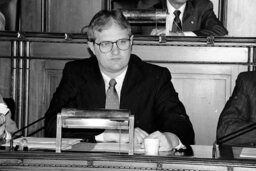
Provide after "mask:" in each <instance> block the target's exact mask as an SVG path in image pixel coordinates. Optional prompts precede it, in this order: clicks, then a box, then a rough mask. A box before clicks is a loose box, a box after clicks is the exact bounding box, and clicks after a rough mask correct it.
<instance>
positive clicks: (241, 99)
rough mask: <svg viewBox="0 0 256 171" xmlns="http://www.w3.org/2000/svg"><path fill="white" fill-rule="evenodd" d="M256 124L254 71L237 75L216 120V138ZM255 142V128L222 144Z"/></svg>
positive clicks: (255, 73)
mask: <svg viewBox="0 0 256 171" xmlns="http://www.w3.org/2000/svg"><path fill="white" fill-rule="evenodd" d="M251 124H255V125H256V72H255V71H252V72H243V73H240V74H239V75H238V78H237V80H236V86H235V88H234V91H233V93H232V96H231V97H230V98H229V100H228V101H227V103H226V105H225V107H224V109H223V111H222V113H221V115H220V118H219V122H218V127H217V139H220V138H222V137H224V136H226V135H228V134H231V133H233V132H235V131H237V130H239V129H243V128H245V127H247V126H248V125H251ZM255 143H256V129H253V130H251V131H249V132H247V133H244V134H242V135H240V136H238V137H236V138H233V139H230V140H229V141H227V142H226V143H224V144H227V145H238V146H240V145H241V146H250V145H255Z"/></svg>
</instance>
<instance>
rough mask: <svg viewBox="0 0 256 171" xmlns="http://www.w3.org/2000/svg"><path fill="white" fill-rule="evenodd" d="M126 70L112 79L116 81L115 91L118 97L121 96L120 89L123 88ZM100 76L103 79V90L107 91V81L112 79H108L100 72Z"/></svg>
mask: <svg viewBox="0 0 256 171" xmlns="http://www.w3.org/2000/svg"><path fill="white" fill-rule="evenodd" d="M127 68H128V67H126V68H125V70H124V71H123V72H122V73H121V74H120V75H118V76H117V77H115V78H114V79H115V80H116V86H115V88H116V91H117V94H118V96H119V97H120V94H121V89H122V86H123V82H124V77H125V75H126V72H127ZM100 72H101V74H102V77H103V80H104V82H105V90H106V91H107V90H108V87H109V81H110V80H111V79H112V78H110V77H109V76H107V75H106V74H104V73H103V72H102V71H100Z"/></svg>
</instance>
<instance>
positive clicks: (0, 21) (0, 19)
mask: <svg viewBox="0 0 256 171" xmlns="http://www.w3.org/2000/svg"><path fill="white" fill-rule="evenodd" d="M3 30H5V17H4V14H3V13H2V12H0V31H3Z"/></svg>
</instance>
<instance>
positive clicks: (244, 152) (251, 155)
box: [240, 148, 256, 158]
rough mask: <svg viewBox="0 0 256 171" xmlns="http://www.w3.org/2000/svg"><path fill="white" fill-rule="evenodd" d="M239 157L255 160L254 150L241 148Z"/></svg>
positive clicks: (255, 149) (255, 151)
mask: <svg viewBox="0 0 256 171" xmlns="http://www.w3.org/2000/svg"><path fill="white" fill-rule="evenodd" d="M240 157H249V158H256V148H243V149H242V151H241V154H240Z"/></svg>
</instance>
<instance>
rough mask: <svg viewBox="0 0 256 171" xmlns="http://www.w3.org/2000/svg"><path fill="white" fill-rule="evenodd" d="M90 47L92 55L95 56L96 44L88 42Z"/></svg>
mask: <svg viewBox="0 0 256 171" xmlns="http://www.w3.org/2000/svg"><path fill="white" fill-rule="evenodd" d="M88 46H89V48H90V50H91V51H92V53H93V54H94V55H95V50H94V43H93V42H90V41H88Z"/></svg>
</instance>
